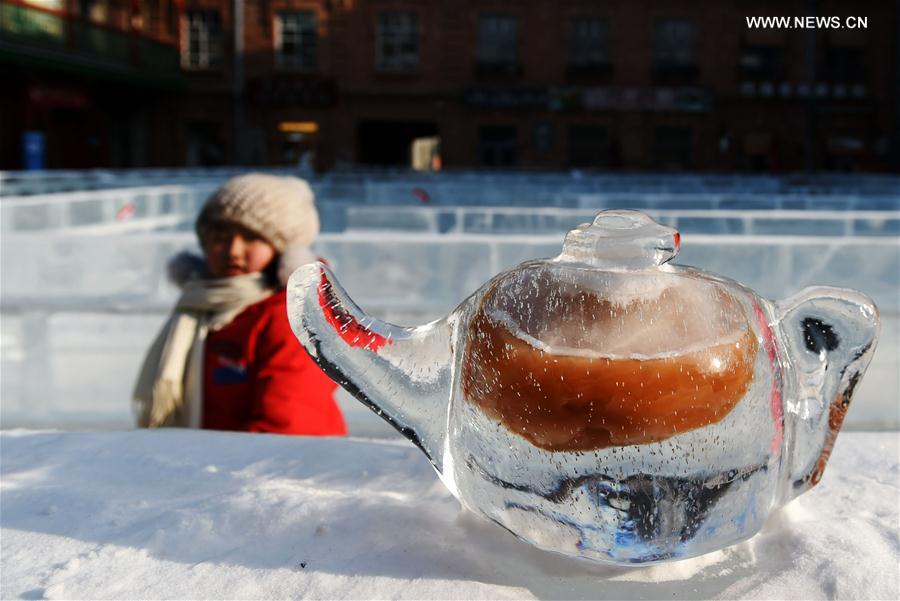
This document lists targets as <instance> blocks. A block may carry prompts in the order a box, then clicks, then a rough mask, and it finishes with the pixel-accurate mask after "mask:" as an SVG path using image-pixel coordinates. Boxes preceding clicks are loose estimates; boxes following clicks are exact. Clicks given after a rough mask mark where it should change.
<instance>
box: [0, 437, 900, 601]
mask: <svg viewBox="0 0 900 601" xmlns="http://www.w3.org/2000/svg"><path fill="white" fill-rule="evenodd" d="M0 445H2V449H3V453H2V456H0V474H2V480H0V503H2V506H3V513H2V515H0V527H2V532H0V534H2V541H3V553H2V557H0V571H2V573H3V578H2V581H0V597H2V598H3V599H14V598H23V599H38V598H46V599H124V598H156V599H159V598H207V599H221V598H305V599H319V598H398V599H400V598H402V599H447V598H453V599H460V598H469V599H472V598H491V599H561V598H565V599H626V598H627V599H640V598H643V599H737V598H740V599H835V598H839V599H863V598H865V599H896V598H898V597H900V588H898V587H900V574H898V570H897V565H898V561H900V546H898V542H897V541H898V535H900V532H898V505H897V495H898V487H900V481H898V478H900V466H898V459H897V457H898V450H900V449H898V438H897V434H896V433H881V434H872V433H844V434H842V435H841V437H839V438H838V442H837V446H836V447H835V452H834V455H833V457H832V459H831V462H830V463H829V465H828V468H827V470H826V472H825V476H824V478H823V479H822V482H821V483H820V484H819V485H818V486H817V487H816V488H814V489H813V490H812V491H810V492H809V493H807V494H805V495H803V496H801V497H800V498H798V499H797V500H796V501H794V502H793V503H791V504H790V505H788V506H787V508H786V509H784V510H782V511H779V512H778V513H776V514H775V515H773V516H772V517H771V518H770V520H769V522H768V524H767V525H766V527H765V528H764V529H763V531H762V532H761V533H760V534H759V535H757V536H755V537H754V538H752V539H750V540H749V541H747V542H744V543H741V544H739V545H736V546H734V547H730V548H728V549H725V550H722V551H718V552H715V553H712V554H709V555H704V556H701V557H698V558H695V559H690V560H686V561H681V562H677V563H671V564H660V565H655V566H652V567H648V568H628V569H619V568H610V567H598V566H594V565H588V564H585V563H582V562H579V561H575V560H569V559H565V558H562V557H559V556H556V555H552V554H548V553H545V552H541V551H538V550H536V549H534V548H533V547H531V546H530V545H527V544H525V543H521V542H519V541H517V540H516V539H515V538H514V537H512V535H510V534H508V533H507V532H506V531H504V530H502V529H500V528H499V527H497V526H494V525H492V524H490V523H488V522H486V521H483V520H481V519H479V518H477V517H475V516H473V515H472V514H470V513H468V512H466V511H465V510H462V509H461V508H460V506H459V504H458V503H457V502H456V501H455V500H454V499H453V498H452V497H451V496H450V494H449V493H448V492H447V491H446V489H445V488H444V487H443V485H442V484H441V483H440V482H439V481H438V480H437V476H436V475H435V473H434V471H433V470H432V468H431V466H430V465H429V464H428V462H427V460H426V459H425V457H424V456H423V455H422V454H421V453H420V452H419V451H418V450H417V449H415V448H414V447H413V446H412V445H411V444H408V443H406V442H405V441H396V442H394V441H381V442H376V441H367V440H353V439H349V440H347V439H315V438H303V437H279V436H266V435H247V434H229V433H212V432H188V431H171V430H169V431H155V432H148V431H129V432H116V433H58V432H26V431H14V432H4V433H2V434H0Z"/></svg>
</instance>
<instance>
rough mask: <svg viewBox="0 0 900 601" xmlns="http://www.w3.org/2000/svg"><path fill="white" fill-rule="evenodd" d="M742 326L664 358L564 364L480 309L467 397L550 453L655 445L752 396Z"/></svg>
mask: <svg viewBox="0 0 900 601" xmlns="http://www.w3.org/2000/svg"><path fill="white" fill-rule="evenodd" d="M495 290H496V289H495ZM489 297H490V293H489V294H488V295H487V296H486V297H485V299H484V300H485V301H489ZM580 300H581V301H585V297H584V296H582V297H581V299H580ZM587 300H588V301H589V302H590V303H591V304H602V302H603V301H600V300H598V299H596V298H595V299H593V300H591V299H587ZM731 302H732V303H734V305H735V306H732V307H730V308H731V309H734V310H738V307H737V306H736V305H737V303H736V301H734V300H733V299H732V300H731ZM742 326H743V327H741V328H740V329H738V330H737V331H736V332H735V333H733V334H732V335H730V336H727V337H723V338H722V339H720V340H717V341H715V342H713V343H710V344H707V345H705V346H702V347H699V348H698V347H696V346H694V347H691V348H689V349H687V350H686V351H685V352H681V353H666V354H664V355H660V356H658V357H640V358H637V357H627V356H626V357H622V358H619V357H613V356H590V355H589V354H585V353H581V354H565V353H557V352H549V351H547V350H541V349H540V348H537V347H536V346H535V345H533V344H531V343H529V342H526V341H525V340H523V339H522V338H521V337H518V336H516V335H514V334H513V332H512V331H511V330H510V328H509V325H508V324H507V323H505V321H502V320H499V319H496V318H495V317H494V316H492V315H490V314H489V313H488V312H487V311H485V304H484V303H483V304H482V306H481V308H480V309H479V311H478V312H477V313H476V314H475V315H474V316H473V318H472V321H471V322H470V324H469V332H468V344H467V348H466V352H465V356H464V358H463V364H462V372H461V376H462V378H461V383H462V392H463V395H464V397H465V398H466V399H467V400H468V401H469V402H471V403H473V404H475V405H476V406H477V407H480V408H481V409H482V410H483V411H484V412H485V413H486V414H487V415H489V416H490V417H491V418H493V419H496V420H498V421H500V422H501V423H502V424H503V425H504V426H505V427H506V428H507V429H508V430H510V431H511V432H514V433H515V434H518V435H519V436H522V437H523V438H525V439H526V440H528V441H529V442H531V443H532V444H534V445H535V446H537V447H539V448H542V449H545V450H548V451H589V450H596V449H602V448H606V447H611V446H625V445H634V444H646V443H651V442H658V441H661V440H665V439H667V438H670V437H672V436H674V435H676V434H680V433H682V432H687V431H689V430H693V429H696V428H700V427H703V426H706V425H709V424H712V423H716V422H718V421H720V420H722V419H723V418H724V417H725V416H726V415H728V413H729V412H730V411H731V410H732V409H733V408H734V406H735V405H736V404H737V402H738V401H739V400H740V399H741V398H742V397H743V396H744V395H745V394H746V392H747V389H748V388H749V386H750V383H751V380H752V378H753V369H754V361H755V357H756V354H757V349H758V343H757V340H756V337H755V335H754V333H753V331H752V329H751V328H750V326H749V324H748V323H747V322H746V321H744V322H743V324H742Z"/></svg>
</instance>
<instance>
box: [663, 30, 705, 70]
mask: <svg viewBox="0 0 900 601" xmlns="http://www.w3.org/2000/svg"><path fill="white" fill-rule="evenodd" d="M696 37H697V33H696V31H695V28H694V23H693V22H692V21H689V20H687V19H660V20H659V21H658V22H657V24H656V64H657V66H658V67H662V68H673V67H674V68H683V67H693V66H694V64H695V61H696V59H695V48H694V46H695V42H696Z"/></svg>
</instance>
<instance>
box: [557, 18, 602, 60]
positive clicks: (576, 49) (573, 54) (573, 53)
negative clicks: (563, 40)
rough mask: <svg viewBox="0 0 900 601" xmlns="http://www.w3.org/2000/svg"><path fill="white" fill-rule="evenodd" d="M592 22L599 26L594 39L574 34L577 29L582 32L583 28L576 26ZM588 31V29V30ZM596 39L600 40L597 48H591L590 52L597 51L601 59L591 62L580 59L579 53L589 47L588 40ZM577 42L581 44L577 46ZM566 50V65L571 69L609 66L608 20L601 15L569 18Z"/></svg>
mask: <svg viewBox="0 0 900 601" xmlns="http://www.w3.org/2000/svg"><path fill="white" fill-rule="evenodd" d="M592 22H593V24H594V25H598V26H599V33H600V34H601V35H598V36H596V37H593V36H589V35H577V34H576V32H577V31H579V29H580V30H581V31H582V33H583V32H584V28H579V27H578V25H589V24H591V23H592ZM588 29H589V28H588ZM592 39H597V40H600V44H599V46H600V47H599V48H593V49H591V50H593V51H597V50H599V51H600V52H599V53H598V54H600V53H602V55H603V56H602V57H601V58H600V60H591V59H582V58H581V56H582V54H581V51H583V50H584V49H585V47H590V46H591V44H590V43H589V41H590V40H592ZM579 40H580V41H581V42H582V43H581V44H579V43H578V42H579ZM567 46H568V48H567V50H568V54H567V56H566V64H567V65H568V66H569V67H571V68H576V69H590V68H597V67H607V66H609V64H610V62H611V60H610V56H609V54H610V53H609V48H610V44H609V18H607V17H605V16H602V15H588V14H576V15H571V16H570V17H569V29H568V39H567Z"/></svg>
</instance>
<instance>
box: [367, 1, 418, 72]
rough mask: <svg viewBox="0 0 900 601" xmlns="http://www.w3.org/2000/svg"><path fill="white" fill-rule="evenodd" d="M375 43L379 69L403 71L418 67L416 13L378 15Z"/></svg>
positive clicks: (413, 69)
mask: <svg viewBox="0 0 900 601" xmlns="http://www.w3.org/2000/svg"><path fill="white" fill-rule="evenodd" d="M375 43H376V56H377V63H376V64H377V67H378V70H379V71H393V72H400V73H403V72H409V71H415V70H416V69H418V68H419V23H418V19H417V17H416V15H414V14H412V13H382V14H380V15H378V37H377V39H376V42H375Z"/></svg>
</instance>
